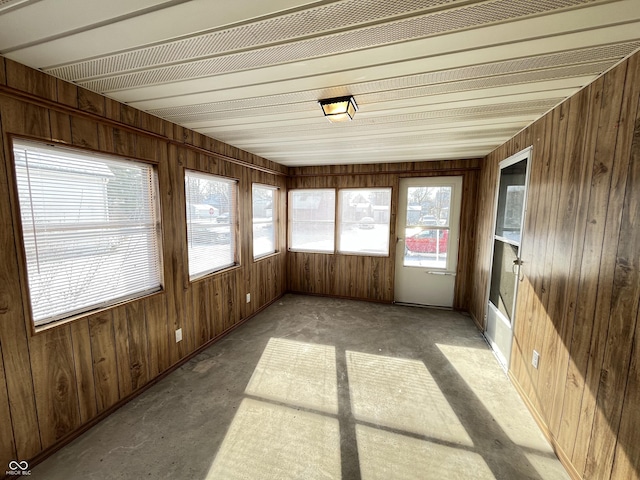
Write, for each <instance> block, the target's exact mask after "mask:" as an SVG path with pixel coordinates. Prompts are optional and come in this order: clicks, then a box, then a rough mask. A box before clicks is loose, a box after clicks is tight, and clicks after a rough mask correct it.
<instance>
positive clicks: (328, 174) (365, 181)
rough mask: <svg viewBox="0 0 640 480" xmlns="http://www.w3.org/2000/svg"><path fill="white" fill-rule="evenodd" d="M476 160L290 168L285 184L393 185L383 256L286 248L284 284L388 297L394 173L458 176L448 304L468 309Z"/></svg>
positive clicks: (315, 290)
mask: <svg viewBox="0 0 640 480" xmlns="http://www.w3.org/2000/svg"><path fill="white" fill-rule="evenodd" d="M479 165H480V162H479V160H456V161H440V162H411V163H391V164H370V165H333V166H327V167H297V168H290V169H289V174H290V177H289V181H288V187H289V188H290V189H295V188H336V189H340V188H358V187H362V188H365V187H391V188H392V189H393V190H392V203H391V233H390V239H389V250H390V251H389V256H387V257H374V256H359V255H341V254H337V253H336V254H323V253H302V252H289V254H288V267H287V273H288V274H287V289H288V290H290V291H293V292H300V293H310V294H317V295H330V296H339V297H348V298H357V299H364V300H372V301H378V302H392V301H393V299H394V291H393V288H394V275H395V255H396V214H397V208H398V185H399V181H400V178H404V177H433V176H454V175H461V176H463V195H462V216H461V223H460V232H461V234H460V248H459V258H458V272H457V276H456V291H455V295H454V307H455V308H457V309H460V310H468V308H469V304H470V299H471V294H472V293H471V292H472V289H473V283H472V278H471V275H472V272H473V269H472V268H471V267H472V261H471V258H472V257H473V252H474V249H475V232H474V228H473V227H474V223H475V215H476V196H477V183H478V176H479Z"/></svg>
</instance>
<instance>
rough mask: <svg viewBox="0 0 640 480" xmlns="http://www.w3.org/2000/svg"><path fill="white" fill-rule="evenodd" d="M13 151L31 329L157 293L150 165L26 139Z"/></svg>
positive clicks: (155, 213)
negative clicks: (32, 323) (31, 316)
mask: <svg viewBox="0 0 640 480" xmlns="http://www.w3.org/2000/svg"><path fill="white" fill-rule="evenodd" d="M13 152H14V159H15V170H16V181H17V187H18V198H19V204H20V217H21V220H22V232H23V241H24V249H25V254H26V263H27V277H28V278H27V281H28V285H29V299H30V302H31V313H32V315H33V322H34V324H35V325H36V326H40V325H44V324H47V323H51V322H54V321H57V320H60V319H64V318H67V317H71V316H73V315H77V314H80V313H84V312H88V311H91V310H95V309H98V308H104V307H106V306H109V305H114V304H116V303H119V302H122V301H124V300H127V299H131V298H136V297H140V296H142V295H146V294H148V293H151V292H155V291H158V290H160V288H161V278H162V276H161V259H160V251H159V250H160V249H159V242H158V234H159V231H160V228H159V227H160V219H159V218H160V217H159V214H158V208H157V178H156V172H155V170H154V168H153V167H152V166H151V165H147V164H145V163H141V162H136V161H132V160H125V159H119V158H114V157H111V156H107V155H101V154H95V153H89V152H85V151H81V150H77V149H71V148H67V147H61V146H53V145H48V144H43V143H36V142H31V141H26V140H17V141H15V142H14V147H13Z"/></svg>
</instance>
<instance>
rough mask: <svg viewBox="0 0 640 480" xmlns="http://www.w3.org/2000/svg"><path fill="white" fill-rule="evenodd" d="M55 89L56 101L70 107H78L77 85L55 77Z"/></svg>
mask: <svg viewBox="0 0 640 480" xmlns="http://www.w3.org/2000/svg"><path fill="white" fill-rule="evenodd" d="M56 89H57V91H58V96H57V99H58V102H60V103H61V104H63V105H67V106H69V107H72V108H78V87H77V86H76V85H74V84H73V83H69V82H65V81H64V80H60V79H56Z"/></svg>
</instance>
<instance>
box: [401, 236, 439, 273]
mask: <svg viewBox="0 0 640 480" xmlns="http://www.w3.org/2000/svg"><path fill="white" fill-rule="evenodd" d="M405 235H406V236H405V241H404V247H405V248H404V266H405V267H429V268H442V269H446V268H447V250H448V248H449V230H448V229H447V228H426V229H423V228H418V229H417V231H416V228H415V227H407V229H406V231H405Z"/></svg>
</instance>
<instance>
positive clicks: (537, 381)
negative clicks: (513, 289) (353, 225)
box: [471, 53, 640, 480]
mask: <svg viewBox="0 0 640 480" xmlns="http://www.w3.org/2000/svg"><path fill="white" fill-rule="evenodd" d="M639 102H640V53H636V54H635V55H634V56H632V57H630V59H628V60H627V61H625V62H623V63H621V64H620V65H618V66H617V67H616V68H614V69H613V70H611V71H610V72H608V73H607V74H606V75H604V76H602V77H601V78H599V79H598V80H597V81H595V82H594V83H592V84H591V85H589V86H588V87H587V88H585V89H583V90H582V91H580V92H579V93H578V94H576V95H575V96H573V97H572V98H570V99H569V100H568V101H566V102H564V103H563V104H562V105H560V106H559V107H557V108H556V109H554V110H553V111H551V112H550V113H548V114H547V115H546V116H544V117H543V118H541V119H540V120H539V121H537V122H535V123H534V124H533V125H531V126H530V127H529V128H527V129H525V130H524V131H522V132H520V133H519V134H518V135H517V136H516V137H514V138H513V139H511V140H510V141H509V142H507V143H506V144H504V145H502V146H501V147H500V148H498V149H497V150H495V151H494V152H493V153H491V154H490V155H489V156H488V157H487V158H486V160H485V163H484V166H483V170H482V174H481V179H480V187H479V192H480V196H479V201H478V205H479V212H478V216H477V226H476V229H477V234H478V242H477V247H476V257H475V274H474V278H475V279H476V288H475V289H474V290H473V292H474V294H475V295H474V297H473V299H472V303H471V313H472V314H473V315H474V316H475V317H476V319H477V320H478V321H479V322H481V323H484V315H485V305H486V302H487V298H486V291H487V282H488V281H489V268H490V265H491V258H490V254H491V241H492V235H491V234H492V231H491V230H492V219H493V212H494V208H495V205H494V199H495V197H494V195H495V188H496V178H497V177H496V176H497V174H498V163H499V162H500V161H501V160H503V159H505V158H507V157H509V156H511V155H513V154H515V153H517V152H518V151H520V150H521V149H523V148H525V147H527V146H529V145H533V154H532V155H533V157H532V159H531V164H530V168H531V176H530V185H529V192H528V198H527V202H528V212H527V217H526V225H525V233H524V238H523V247H522V248H523V260H524V267H523V273H524V277H523V279H522V281H521V282H520V285H519V293H518V300H517V310H516V312H517V313H516V315H517V316H516V320H515V342H514V345H513V350H512V357H511V358H512V360H511V367H510V375H511V377H512V379H513V381H514V382H515V384H516V386H517V387H518V389H519V390H520V392H521V394H522V396H523V397H524V399H525V401H526V402H527V404H528V405H529V407H530V408H531V409H532V411H533V412H534V415H535V416H536V418H537V420H538V422H539V423H540V424H541V425H542V427H543V430H544V431H546V433H547V435H548V436H549V437H550V438H551V439H552V442H553V443H554V444H555V446H556V448H557V451H558V453H559V456H560V457H561V460H562V461H563V462H564V463H565V465H566V466H567V468H568V470H569V471H570V473H571V474H572V476H573V477H574V478H585V479H607V478H615V479H621V480H622V479H624V480H628V479H638V478H640V328H637V324H638V315H639V309H638V302H639V298H640V106H639ZM534 349H535V350H537V351H538V352H540V365H539V369H537V370H536V369H535V368H533V367H532V366H531V355H532V351H533V350H534Z"/></svg>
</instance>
